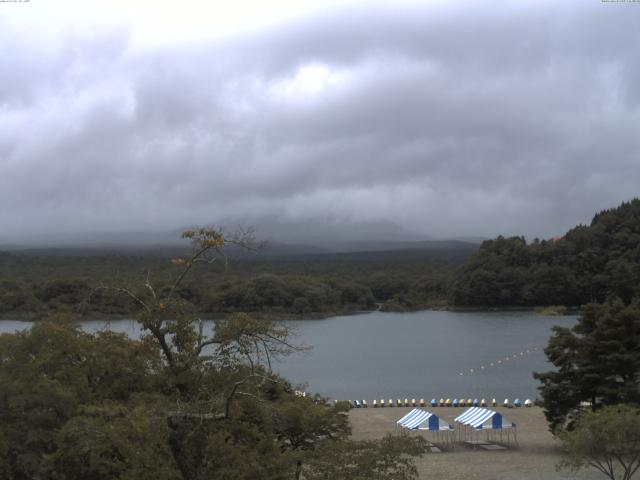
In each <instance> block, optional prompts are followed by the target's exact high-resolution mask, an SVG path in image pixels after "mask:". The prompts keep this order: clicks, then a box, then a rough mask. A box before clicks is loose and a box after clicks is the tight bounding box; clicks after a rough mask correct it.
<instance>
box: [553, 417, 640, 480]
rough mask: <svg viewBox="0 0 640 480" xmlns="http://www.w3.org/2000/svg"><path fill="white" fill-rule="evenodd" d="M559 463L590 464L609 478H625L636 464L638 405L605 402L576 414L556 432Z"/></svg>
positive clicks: (565, 465)
mask: <svg viewBox="0 0 640 480" xmlns="http://www.w3.org/2000/svg"><path fill="white" fill-rule="evenodd" d="M559 436H560V439H561V440H562V447H563V459H562V462H561V463H560V467H562V468H568V469H571V470H574V471H576V470H580V469H582V468H586V467H591V468H595V469H596V470H598V471H600V472H602V474H603V475H605V476H606V477H608V478H610V479H611V480H617V479H620V480H629V479H631V478H632V477H633V475H634V474H635V473H636V472H637V471H638V469H639V468H640V409H639V408H637V407H631V406H628V405H617V406H607V407H604V408H602V409H601V410H598V411H597V412H587V413H585V414H584V415H582V416H581V417H580V419H579V420H578V422H577V423H576V425H575V428H574V429H573V430H571V431H566V430H563V431H562V432H560V435H559Z"/></svg>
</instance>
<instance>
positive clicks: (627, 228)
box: [451, 199, 640, 306]
mask: <svg viewBox="0 0 640 480" xmlns="http://www.w3.org/2000/svg"><path fill="white" fill-rule="evenodd" d="M611 295H614V296H618V297H620V298H621V299H622V300H623V301H625V302H627V303H628V302H629V301H630V300H631V298H633V297H634V296H638V295H640V200H639V199H634V200H632V201H630V202H625V203H623V204H622V205H620V206H619V207H618V208H614V209H611V210H605V211H603V212H600V213H598V214H596V215H595V216H594V218H593V220H592V222H591V225H589V226H583V225H579V226H577V227H575V228H573V229H571V230H570V231H569V232H567V233H566V235H564V237H562V238H555V239H551V240H542V241H540V240H538V239H535V240H534V241H533V242H531V243H529V244H527V243H526V241H525V239H524V238H523V237H511V238H504V237H498V238H497V239H495V240H489V241H486V242H484V243H483V244H482V246H481V248H480V250H479V251H478V252H476V253H475V254H474V255H472V256H471V257H470V258H468V259H467V261H466V262H465V263H464V265H463V266H462V267H461V268H460V269H459V270H458V272H457V273H456V275H455V278H454V280H453V284H452V287H451V298H452V301H453V302H454V303H455V304H458V305H488V306H500V305H521V306H534V305H558V304H562V305H575V306H578V305H582V304H585V303H589V302H602V301H604V299H605V298H606V297H607V296H611Z"/></svg>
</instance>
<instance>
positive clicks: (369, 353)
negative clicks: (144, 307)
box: [0, 311, 576, 400]
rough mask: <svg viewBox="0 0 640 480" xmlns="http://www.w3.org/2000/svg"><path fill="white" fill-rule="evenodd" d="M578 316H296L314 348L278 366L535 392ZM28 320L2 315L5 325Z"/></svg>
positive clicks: (423, 390)
mask: <svg viewBox="0 0 640 480" xmlns="http://www.w3.org/2000/svg"><path fill="white" fill-rule="evenodd" d="M575 321H576V317H572V316H565V317H546V316H540V315H535V314H533V313H530V312H464V313H463V312H437V311H422V312H411V313H383V312H372V313H368V314H362V315H349V316H340V317H332V318H328V319H325V320H301V321H290V322H287V324H288V325H290V326H292V327H294V328H295V329H296V330H297V340H298V342H300V343H305V344H308V345H311V346H313V350H311V351H310V352H308V353H304V354H295V355H293V356H291V357H289V358H287V359H285V360H284V361H283V362H281V363H279V364H277V365H276V367H275V368H276V369H277V370H278V371H279V372H280V373H282V374H283V375H284V376H285V377H287V378H289V379H291V380H293V381H295V382H300V383H302V382H305V383H308V385H309V387H308V389H307V390H309V391H311V392H320V393H322V394H323V395H327V396H329V397H332V398H339V399H349V398H350V399H355V398H359V399H368V400H371V399H373V398H377V399H381V398H385V399H389V398H394V399H395V398H398V397H402V398H403V399H404V398H405V397H409V398H412V397H415V398H421V397H423V398H425V399H427V400H429V399H431V398H432V397H436V398H440V397H444V398H447V397H449V398H452V399H453V398H461V397H465V398H476V397H477V398H482V397H485V398H487V399H489V398H493V397H496V398H499V399H503V398H505V397H508V398H511V399H513V398H516V397H519V398H520V399H523V398H535V397H536V396H537V390H536V388H537V382H536V381H535V380H534V379H533V378H532V373H533V372H534V371H544V370H548V369H549V368H550V367H551V366H550V365H549V364H548V363H547V362H546V359H545V356H544V353H543V352H542V348H543V347H544V346H545V345H546V343H547V340H548V338H549V335H550V334H551V327H552V326H553V325H562V326H571V325H573V324H574V323H575ZM29 325H30V324H29V323H26V322H15V321H8V320H5V321H0V332H12V331H16V330H21V329H24V328H28V327H29ZM209 325H210V323H209ZM82 327H83V328H84V329H85V330H87V331H90V332H95V331H99V330H103V329H111V330H113V331H117V332H123V333H126V334H127V335H129V336H131V337H133V338H137V337H139V336H140V326H139V324H137V323H136V322H135V321H132V320H118V321H111V322H105V321H100V320H94V321H86V322H83V323H82ZM209 328H210V327H209ZM483 367H484V368H483Z"/></svg>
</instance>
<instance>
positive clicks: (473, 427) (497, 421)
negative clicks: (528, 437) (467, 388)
mask: <svg viewBox="0 0 640 480" xmlns="http://www.w3.org/2000/svg"><path fill="white" fill-rule="evenodd" d="M396 423H397V425H398V426H399V427H401V428H405V429H407V430H419V431H426V432H431V433H435V434H436V441H444V442H445V443H451V442H454V441H462V442H469V443H474V442H480V441H481V439H480V434H481V433H482V432H485V440H486V441H489V440H490V441H496V440H498V438H496V435H495V434H496V433H498V434H499V437H500V438H499V440H500V441H502V440H503V432H505V433H506V440H507V442H508V443H509V442H510V440H511V436H512V435H513V440H514V441H517V437H516V427H517V426H516V424H515V423H513V422H509V421H508V420H507V419H505V418H504V417H503V415H502V414H501V413H499V412H496V411H494V410H489V409H487V408H482V407H471V408H469V409H467V410H465V411H464V412H462V413H461V414H460V415H458V416H457V417H456V418H454V423H456V424H458V425H457V427H455V428H454V426H453V425H450V424H449V423H447V422H445V421H443V420H442V419H440V418H439V417H438V416H437V415H436V414H434V413H432V412H428V411H426V410H422V409H420V408H414V409H413V410H411V411H410V412H409V413H407V414H406V415H405V416H404V417H402V418H401V419H400V420H398V421H397V422H396Z"/></svg>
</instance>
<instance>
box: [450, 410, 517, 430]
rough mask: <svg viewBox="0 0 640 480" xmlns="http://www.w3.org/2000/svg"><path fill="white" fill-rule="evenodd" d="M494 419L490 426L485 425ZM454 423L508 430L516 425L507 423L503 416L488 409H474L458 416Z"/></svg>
mask: <svg viewBox="0 0 640 480" xmlns="http://www.w3.org/2000/svg"><path fill="white" fill-rule="evenodd" d="M490 419H493V420H492V422H491V424H490V425H485V424H486V423H487V422H488V421H489V420H490ZM454 421H456V422H458V423H462V424H463V425H468V426H470V427H473V428H508V427H515V424H514V423H509V422H506V421H505V419H503V417H502V414H500V413H498V412H495V411H493V410H489V409H486V408H480V407H472V408H470V409H468V410H465V411H464V412H463V413H462V414H461V415H458V416H457V417H456V418H455V419H454Z"/></svg>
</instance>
